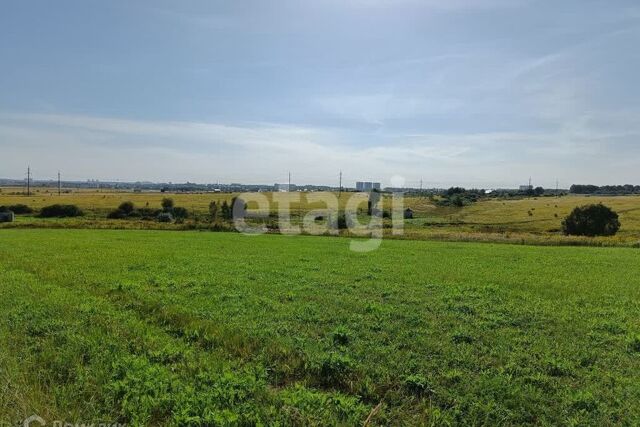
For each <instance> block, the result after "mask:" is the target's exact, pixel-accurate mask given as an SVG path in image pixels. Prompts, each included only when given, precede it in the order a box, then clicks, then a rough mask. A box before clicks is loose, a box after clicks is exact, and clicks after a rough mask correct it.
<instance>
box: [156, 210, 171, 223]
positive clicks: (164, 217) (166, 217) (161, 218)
mask: <svg viewBox="0 0 640 427" xmlns="http://www.w3.org/2000/svg"><path fill="white" fill-rule="evenodd" d="M158 222H173V215H171V214H170V213H169V212H161V213H160V214H159V215H158Z"/></svg>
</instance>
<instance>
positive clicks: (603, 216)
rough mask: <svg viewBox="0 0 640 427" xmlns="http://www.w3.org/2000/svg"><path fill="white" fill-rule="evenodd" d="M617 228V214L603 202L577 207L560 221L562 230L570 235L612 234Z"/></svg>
mask: <svg viewBox="0 0 640 427" xmlns="http://www.w3.org/2000/svg"><path fill="white" fill-rule="evenodd" d="M619 229H620V221H619V220H618V214H617V213H615V212H614V211H612V210H611V209H610V208H608V207H607V206H605V205H603V204H597V205H587V206H582V207H577V208H575V209H574V210H573V212H571V214H570V215H569V216H568V217H567V218H566V219H565V220H564V221H562V231H563V232H564V234H566V235H571V236H589V237H594V236H613V235H615V234H616V233H617V232H618V230H619Z"/></svg>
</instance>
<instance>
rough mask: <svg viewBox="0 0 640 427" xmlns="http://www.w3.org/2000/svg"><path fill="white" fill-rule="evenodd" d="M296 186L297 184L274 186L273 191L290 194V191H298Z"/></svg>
mask: <svg viewBox="0 0 640 427" xmlns="http://www.w3.org/2000/svg"><path fill="white" fill-rule="evenodd" d="M296 188H297V187H296V185H295V184H273V189H274V190H275V191H278V192H281V193H288V192H289V191H296Z"/></svg>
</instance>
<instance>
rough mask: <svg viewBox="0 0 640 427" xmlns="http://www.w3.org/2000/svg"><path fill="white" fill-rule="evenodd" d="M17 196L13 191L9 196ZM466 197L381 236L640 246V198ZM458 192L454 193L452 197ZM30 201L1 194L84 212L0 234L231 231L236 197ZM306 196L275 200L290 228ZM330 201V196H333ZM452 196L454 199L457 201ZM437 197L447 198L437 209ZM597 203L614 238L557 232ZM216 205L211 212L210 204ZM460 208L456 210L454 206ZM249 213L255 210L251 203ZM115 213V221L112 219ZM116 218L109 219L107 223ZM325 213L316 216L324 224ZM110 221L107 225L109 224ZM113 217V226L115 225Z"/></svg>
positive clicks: (74, 196)
mask: <svg viewBox="0 0 640 427" xmlns="http://www.w3.org/2000/svg"><path fill="white" fill-rule="evenodd" d="M16 190H19V189H16ZM460 190H462V191H464V192H465V193H458V194H456V193H455V191H456V189H452V190H451V191H453V192H454V194H452V196H451V197H449V196H446V195H445V196H443V197H439V196H438V197H421V196H416V195H413V196H407V197H405V199H404V207H405V208H406V207H408V208H411V209H412V211H413V218H412V219H408V220H407V221H405V224H404V234H403V236H392V235H391V233H390V228H389V227H388V225H389V223H390V221H389V220H388V218H385V229H384V231H385V235H387V236H388V237H390V238H405V239H412V240H446V241H478V242H505V243H518V244H542V245H589V246H638V245H640V196H618V197H611V196H574V195H572V196H562V197H553V196H550V195H545V196H541V197H525V196H523V195H519V196H513V197H511V196H508V197H507V196H501V195H499V194H495V192H494V193H491V194H484V195H482V194H481V193H478V194H475V195H474V190H469V191H467V190H463V189H460ZM458 191H459V190H458ZM33 192H34V194H33V195H32V196H24V195H19V194H16V193H17V191H16V192H6V191H5V192H3V193H0V204H1V205H15V204H26V205H28V206H29V207H31V208H33V209H34V210H35V211H37V210H38V209H41V208H42V207H43V206H47V205H50V204H53V203H54V202H55V203H59V204H74V205H76V206H78V207H79V208H80V209H82V210H83V212H84V213H85V215H84V216H82V217H75V218H39V217H38V216H37V215H28V214H27V215H20V216H18V217H16V220H15V222H13V223H6V224H0V228H117V229H173V230H196V229H200V230H217V231H219V230H232V229H233V225H232V224H231V223H230V222H229V218H230V217H231V214H232V206H233V199H234V197H237V195H236V194H221V193H187V194H171V195H170V198H171V199H172V200H173V201H174V206H178V207H181V208H174V209H182V208H184V209H185V210H183V211H181V212H184V213H186V212H187V210H188V216H187V217H186V218H179V215H175V214H173V213H172V216H173V217H174V218H175V219H176V221H173V222H167V223H160V222H158V221H157V217H158V214H159V213H160V212H161V209H160V207H161V203H162V200H163V199H164V198H167V197H168V195H167V193H159V192H148V193H145V192H143V193H133V192H125V191H112V190H109V191H107V190H104V191H103V190H90V191H76V190H74V191H73V192H69V193H63V194H62V195H61V196H58V195H57V194H53V193H50V192H48V190H46V189H42V188H36V189H33ZM263 195H264V196H265V197H267V199H269V200H270V201H271V207H272V211H271V212H264V213H265V214H268V217H269V221H270V222H268V223H267V224H266V226H267V228H268V229H269V230H271V231H272V232H275V231H277V224H276V223H275V220H274V218H276V217H277V214H276V210H277V206H278V205H277V203H275V201H274V199H275V197H276V195H274V194H271V193H263ZM308 196H309V195H308V194H306V193H279V194H277V197H278V198H283V199H288V200H289V203H290V214H291V221H292V224H294V226H297V225H299V224H300V223H301V221H302V218H303V217H304V216H305V215H306V214H308V213H309V212H311V211H312V210H313V211H316V210H318V209H322V208H324V207H325V206H324V205H323V204H322V203H312V202H309V201H308V200H307V197H308ZM336 196H337V194H336ZM458 196H459V197H458ZM348 197H357V198H358V197H359V198H361V200H360V201H361V202H362V204H361V205H360V209H361V212H362V214H363V216H361V217H360V218H359V220H360V221H361V222H366V221H368V220H369V218H366V217H364V214H366V211H367V195H354V194H352V193H343V194H342V196H341V198H340V209H343V208H344V207H345V205H346V203H347V200H348ZM444 198H447V199H449V198H450V199H451V200H449V201H447V202H446V203H445V202H442V200H444ZM390 199H391V198H390V197H389V196H388V195H386V196H384V195H383V197H382V200H381V201H380V206H379V208H380V209H382V211H383V214H384V215H383V216H385V217H386V216H388V215H386V213H388V212H390V211H391V201H390ZM124 202H131V203H133V204H134V206H135V211H134V212H133V213H132V214H130V215H126V216H124V217H123V215H121V214H120V213H118V212H117V210H116V211H114V209H116V207H118V206H120V205H121V204H122V203H124ZM594 203H596V204H597V203H603V204H605V205H606V206H609V207H610V208H612V209H613V210H615V211H616V212H617V213H618V215H619V221H620V223H621V227H620V230H619V232H618V233H617V234H616V235H615V236H604V237H596V238H592V237H584V236H566V235H564V233H563V231H562V221H563V219H564V218H566V217H567V216H568V215H569V214H570V213H571V212H572V211H573V209H575V208H576V207H578V206H583V205H587V204H594ZM214 204H215V205H214ZM459 205H462V206H459ZM247 208H248V211H252V210H254V209H255V208H256V207H255V205H252V204H251V203H249V204H248V206H247ZM114 212H116V213H115V214H113V213H114ZM113 215H115V216H113ZM327 215H328V214H326V215H325V214H321V215H319V216H324V217H327ZM108 217H109V218H108ZM118 218H119V219H118Z"/></svg>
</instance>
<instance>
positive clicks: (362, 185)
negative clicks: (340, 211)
mask: <svg viewBox="0 0 640 427" xmlns="http://www.w3.org/2000/svg"><path fill="white" fill-rule="evenodd" d="M381 188H382V187H381V185H380V183H379V182H370V181H358V182H356V191H361V192H367V191H373V190H380V189H381Z"/></svg>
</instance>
